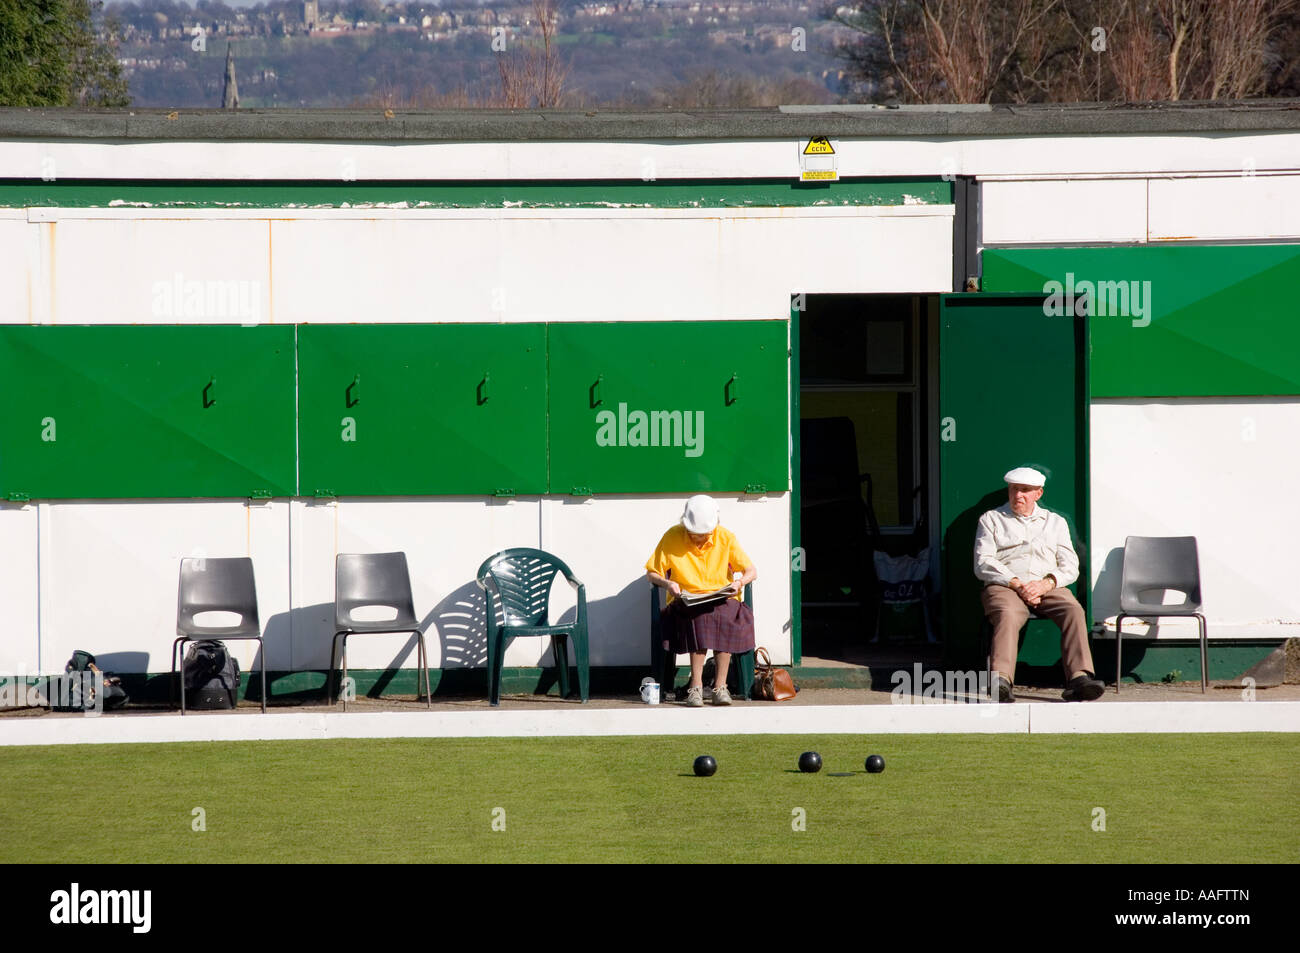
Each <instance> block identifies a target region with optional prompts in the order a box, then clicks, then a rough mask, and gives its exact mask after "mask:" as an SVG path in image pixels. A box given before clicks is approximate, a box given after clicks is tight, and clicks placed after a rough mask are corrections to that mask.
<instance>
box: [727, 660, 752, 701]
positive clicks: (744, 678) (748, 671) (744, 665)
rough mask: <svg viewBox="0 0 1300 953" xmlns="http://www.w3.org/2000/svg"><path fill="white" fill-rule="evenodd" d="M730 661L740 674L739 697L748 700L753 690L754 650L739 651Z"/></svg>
mask: <svg viewBox="0 0 1300 953" xmlns="http://www.w3.org/2000/svg"><path fill="white" fill-rule="evenodd" d="M731 661H732V664H733V665H735V666H736V670H737V672H738V674H739V676H740V697H741V698H744V699H746V700H748V699H749V696H750V695H751V694H752V693H753V691H754V650H753V649H750V650H749V651H748V652H741V653H740V654H739V655H736V656H733V657H732V660H731Z"/></svg>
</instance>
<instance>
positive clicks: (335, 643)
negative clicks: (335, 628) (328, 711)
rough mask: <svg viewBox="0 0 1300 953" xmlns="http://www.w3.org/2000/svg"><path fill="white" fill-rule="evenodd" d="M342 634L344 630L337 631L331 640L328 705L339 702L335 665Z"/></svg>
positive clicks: (327, 679)
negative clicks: (336, 689) (335, 681)
mask: <svg viewBox="0 0 1300 953" xmlns="http://www.w3.org/2000/svg"><path fill="white" fill-rule="evenodd" d="M342 634H343V633H342V632H335V633H334V638H333V640H332V641H331V642H330V670H329V671H328V672H326V673H325V702H326V704H328V705H335V704H337V703H338V696H337V695H335V694H334V665H335V662H336V661H337V660H338V654H339V636H340V635H342Z"/></svg>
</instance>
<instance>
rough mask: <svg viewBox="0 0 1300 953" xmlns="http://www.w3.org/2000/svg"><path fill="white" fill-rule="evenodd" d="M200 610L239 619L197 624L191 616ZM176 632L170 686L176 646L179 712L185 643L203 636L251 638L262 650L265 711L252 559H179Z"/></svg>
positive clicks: (221, 638) (263, 645) (260, 634)
mask: <svg viewBox="0 0 1300 953" xmlns="http://www.w3.org/2000/svg"><path fill="white" fill-rule="evenodd" d="M201 612H237V613H239V617H240V618H239V622H238V623H236V624H235V625H230V626H220V625H199V624H198V623H197V622H195V621H194V617H195V616H196V615H198V614H199V613H201ZM176 635H177V639H176V641H174V642H172V685H173V689H174V686H175V684H176V678H175V676H176V659H177V655H178V652H177V650H178V649H179V656H180V675H181V714H182V715H184V714H185V643H186V642H201V641H203V640H205V639H220V640H222V641H231V640H237V639H252V640H254V641H256V642H257V643H258V647H259V648H260V650H261V653H262V664H261V666H260V668H261V671H262V712H263V714H265V713H266V644H265V643H264V642H263V641H262V626H261V623H260V622H259V621H258V616H257V584H256V583H255V582H254V580H253V560H251V559H249V558H248V557H247V556H238V557H234V558H223V559H212V558H209V557H201V558H200V557H190V558H187V559H182V560H181V578H180V586H179V588H178V592H177V597H176ZM173 697H174V695H173Z"/></svg>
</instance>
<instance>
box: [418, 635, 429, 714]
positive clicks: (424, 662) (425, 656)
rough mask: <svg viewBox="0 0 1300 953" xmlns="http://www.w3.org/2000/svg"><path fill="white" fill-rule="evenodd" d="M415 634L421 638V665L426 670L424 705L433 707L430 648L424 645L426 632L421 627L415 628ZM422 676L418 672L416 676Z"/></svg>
mask: <svg viewBox="0 0 1300 953" xmlns="http://www.w3.org/2000/svg"><path fill="white" fill-rule="evenodd" d="M415 636H416V638H418V639H419V640H420V667H421V668H422V669H423V670H424V707H425V708H432V707H433V690H432V689H431V688H430V687H429V650H428V649H427V648H425V646H424V633H423V632H421V631H420V630H419V629H416V630H415ZM419 677H420V675H419V673H418V672H417V673H416V678H417V679H418V678H419Z"/></svg>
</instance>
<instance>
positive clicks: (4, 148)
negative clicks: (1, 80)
mask: <svg viewBox="0 0 1300 953" xmlns="http://www.w3.org/2000/svg"><path fill="white" fill-rule="evenodd" d="M835 143H836V150H837V162H838V169H839V173H840V175H841V176H872V175H874V176H882V175H890V176H940V175H945V174H947V175H979V176H986V175H1012V176H1037V175H1079V174H1104V175H1135V174H1138V175H1144V174H1148V173H1154V174H1158V175H1163V174H1166V173H1183V172H1220V173H1228V174H1240V173H1241V172H1242V171H1243V170H1244V169H1248V168H1253V169H1255V170H1257V171H1267V170H1276V169H1283V170H1286V169H1295V167H1296V156H1297V155H1300V145H1298V144H1300V133H1293V132H1256V133H1245V134H1233V133H1221V134H1215V135H1205V134H1197V133H1185V134H1163V135H1145V136H1119V135H1081V136H1022V137H1012V136H991V137H988V138H977V137H970V138H965V139H963V138H957V137H947V136H935V137H929V138H926V139H913V140H908V139H901V138H894V137H890V138H880V139H871V138H856V139H854V138H838V139H836V140H835ZM51 163H52V164H51ZM50 175H54V176H56V177H58V178H60V179H76V178H87V179H101V178H109V179H219V180H227V179H236V180H238V179H243V180H264V181H276V180H284V181H306V180H315V181H322V182H344V181H347V180H351V179H356V180H359V181H366V180H409V179H412V178H418V179H426V180H427V179H441V180H456V179H463V180H469V181H474V180H479V181H481V180H510V179H534V180H545V179H574V180H578V181H584V180H601V179H623V180H631V181H641V180H642V179H643V178H647V177H651V176H652V177H653V178H655V179H657V180H664V179H683V178H689V179H694V178H718V179H740V178H768V177H772V178H788V179H790V180H791V181H794V180H796V179H797V178H798V176H799V142H798V140H797V139H795V138H794V137H791V138H788V139H784V138H783V139H769V140H743V141H730V142H728V141H725V140H706V141H672V142H636V141H630V142H599V141H584V142H401V143H399V144H394V143H389V142H386V143H365V142H264V141H257V142H229V141H227V142H217V141H205V142H176V141H165V142H143V141H126V142H75V141H63V140H60V141H46V142H42V141H40V140H21V141H7V142H0V178H27V179H35V178H40V177H42V176H50Z"/></svg>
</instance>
